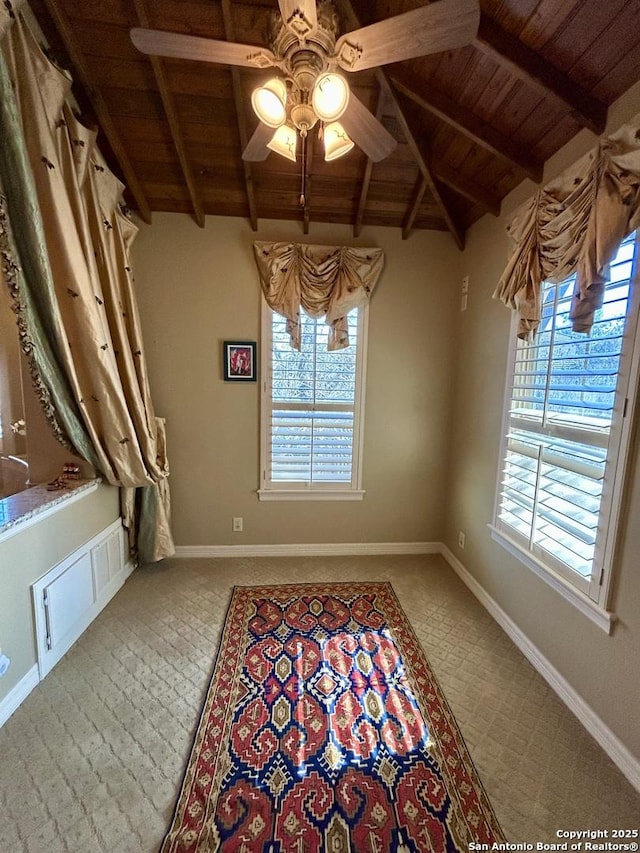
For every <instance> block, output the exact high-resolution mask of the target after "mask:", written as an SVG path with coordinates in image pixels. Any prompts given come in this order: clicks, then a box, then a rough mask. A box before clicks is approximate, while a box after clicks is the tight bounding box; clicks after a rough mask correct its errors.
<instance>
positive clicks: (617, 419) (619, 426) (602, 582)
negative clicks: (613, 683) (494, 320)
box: [488, 229, 640, 634]
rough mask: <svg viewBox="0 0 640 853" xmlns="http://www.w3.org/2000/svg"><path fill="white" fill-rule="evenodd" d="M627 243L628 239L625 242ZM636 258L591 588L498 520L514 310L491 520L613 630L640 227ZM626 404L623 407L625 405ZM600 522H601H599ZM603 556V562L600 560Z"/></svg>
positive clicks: (635, 365) (633, 375)
mask: <svg viewBox="0 0 640 853" xmlns="http://www.w3.org/2000/svg"><path fill="white" fill-rule="evenodd" d="M621 242H622V241H621ZM635 253H636V256H635V263H634V267H633V269H632V275H631V278H630V297H629V308H628V312H627V323H626V328H625V339H624V342H623V348H622V352H621V356H620V367H619V370H618V383H619V384H618V391H617V392H616V401H615V402H616V407H615V409H614V421H613V424H612V428H611V431H610V439H609V449H608V451H607V469H606V470H607V475H606V477H605V485H604V490H603V495H602V503H601V507H600V513H599V519H602V518H603V517H604V516H606V518H607V530H606V535H605V536H604V537H602V539H601V540H600V541H599V542H598V543H597V546H596V552H595V554H594V565H595V566H597V567H598V568H599V571H598V568H596V569H595V571H594V572H593V573H592V576H591V578H590V579H589V580H588V583H587V585H586V586H587V587H588V591H587V590H585V591H583V590H581V589H580V588H579V586H578V585H577V584H576V583H575V582H573V580H572V579H571V570H570V569H567V570H566V572H565V571H559V570H558V568H559V567H556V566H554V561H553V557H551V559H550V560H549V561H548V562H546V561H545V560H544V559H543V558H541V557H539V556H538V554H537V553H535V552H533V551H530V550H529V549H528V548H526V547H525V546H524V545H523V544H522V543H521V542H519V541H518V538H517V535H516V536H512V535H510V533H509V531H508V530H507V529H505V525H501V524H499V522H498V515H499V508H500V497H501V481H502V475H503V469H504V465H505V459H506V451H507V443H508V438H507V436H508V432H509V410H510V407H511V398H512V392H513V379H514V372H515V363H516V347H517V343H518V341H517V329H518V318H517V315H516V313H515V312H514V313H513V316H512V319H511V323H510V342H509V348H508V353H507V369H506V376H505V384H504V399H503V408H502V420H501V436H500V447H499V455H498V466H497V477H496V487H495V493H494V494H495V501H494V511H493V520H492V523H491V524H489V525H488V527H489V530H490V531H491V538H492V539H493V540H494V541H495V542H497V543H498V544H500V545H501V546H502V547H503V548H505V549H506V550H507V551H508V552H509V553H510V554H512V555H513V556H514V557H515V558H516V559H517V560H519V561H520V562H521V563H522V564H523V565H525V566H526V567H527V568H529V569H531V570H532V571H533V572H534V573H535V574H536V575H538V577H540V578H542V580H544V581H545V582H546V583H547V584H549V585H550V586H551V587H552V588H553V589H555V590H556V591H557V592H559V593H560V595H561V596H562V597H563V598H565V599H566V600H567V601H569V602H571V603H572V604H573V605H574V606H575V607H577V608H578V610H580V611H581V612H582V613H584V614H585V615H586V616H588V617H589V618H590V619H591V620H592V621H593V622H595V624H597V625H598V626H599V627H600V628H602V629H603V630H604V631H606V632H607V633H608V634H609V633H611V630H612V627H613V624H614V622H615V621H616V615H615V613H614V612H612V611H611V610H609V606H610V599H611V593H612V587H613V580H614V575H615V570H616V565H617V551H618V539H619V533H620V521H621V516H622V512H623V508H624V504H625V494H626V486H627V481H628V474H629V468H630V464H629V462H630V454H631V450H632V444H633V442H632V431H633V428H634V421H635V417H634V415H635V410H636V401H637V398H638V394H639V386H640V318H639V315H640V229H638V230H637V233H636V249H635ZM621 407H622V412H621V411H620V408H621ZM599 526H600V524H599ZM596 561H597V562H596Z"/></svg>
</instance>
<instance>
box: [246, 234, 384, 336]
mask: <svg viewBox="0 0 640 853" xmlns="http://www.w3.org/2000/svg"><path fill="white" fill-rule="evenodd" d="M253 249H254V255H255V259H256V264H257V267H258V274H259V277H260V285H261V287H262V292H263V293H264V297H265V299H266V301H267V304H268V305H269V307H270V308H271V309H272V310H273V311H275V312H276V313H278V314H281V315H282V316H283V317H285V318H286V320H287V332H288V334H289V337H290V339H291V346H292V347H293V348H294V349H298V350H299V349H300V309H301V308H303V309H304V310H305V311H306V313H307V314H308V315H309V316H310V317H322V316H324V315H326V322H327V324H328V326H329V341H328V345H327V348H328V349H329V350H338V349H344V348H345V347H348V346H349V332H348V322H347V314H348V313H349V311H351V310H353V309H354V308H360V307H363V306H364V305H366V304H367V302H368V301H369V297H370V296H371V293H372V292H373V289H374V287H375V286H376V284H377V281H378V279H379V277H380V273H381V272H382V267H383V264H384V253H383V251H382V249H362V248H353V247H349V246H314V245H311V244H308V243H267V242H260V241H258V242H255V243H254V244H253Z"/></svg>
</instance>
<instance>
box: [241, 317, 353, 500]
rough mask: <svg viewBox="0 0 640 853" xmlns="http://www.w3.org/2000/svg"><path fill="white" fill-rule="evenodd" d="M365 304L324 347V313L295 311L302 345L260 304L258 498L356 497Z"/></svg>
mask: <svg viewBox="0 0 640 853" xmlns="http://www.w3.org/2000/svg"><path fill="white" fill-rule="evenodd" d="M367 315H368V309H366V308H362V309H355V310H354V311H352V312H351V313H350V314H349V316H348V321H349V341H350V344H349V346H348V347H347V348H346V349H341V350H337V351H334V352H329V351H328V350H327V336H328V330H329V327H328V326H327V325H326V324H325V322H324V318H321V319H319V320H314V319H312V318H311V317H308V316H307V315H306V314H304V313H302V315H301V350H300V351H299V352H298V351H297V350H295V349H292V348H291V344H290V342H289V335H288V333H287V330H286V320H285V319H284V317H281V316H280V315H279V314H276V313H275V312H274V311H272V310H271V309H270V308H269V307H268V306H267V305H266V304H264V303H263V325H262V369H263V381H262V448H261V483H260V490H259V493H258V494H259V496H260V499H261V500H283V499H287V500H295V499H312V500H331V499H342V500H345V499H346V500H349V499H351V500H359V499H361V498H362V497H363V495H364V492H363V491H362V489H361V468H362V465H361V453H362V410H363V397H364V372H365V352H366V329H367Z"/></svg>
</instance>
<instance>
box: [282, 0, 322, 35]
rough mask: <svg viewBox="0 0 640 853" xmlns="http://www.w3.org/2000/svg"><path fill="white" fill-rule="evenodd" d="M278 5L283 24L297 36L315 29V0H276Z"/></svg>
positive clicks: (316, 22)
mask: <svg viewBox="0 0 640 853" xmlns="http://www.w3.org/2000/svg"><path fill="white" fill-rule="evenodd" d="M278 5H279V6H280V14H281V15H282V20H283V21H284V23H285V25H286V26H287V27H288V28H289V29H290V30H291V31H292V32H293V33H295V34H296V35H297V36H298V38H305V37H306V36H308V35H309V34H310V33H313V32H315V31H316V29H317V27H318V15H317V12H316V0H278Z"/></svg>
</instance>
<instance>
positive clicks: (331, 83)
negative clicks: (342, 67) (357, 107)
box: [311, 72, 349, 122]
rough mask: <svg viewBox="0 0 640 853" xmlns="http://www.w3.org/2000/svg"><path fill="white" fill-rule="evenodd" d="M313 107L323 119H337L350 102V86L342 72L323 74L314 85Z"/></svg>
mask: <svg viewBox="0 0 640 853" xmlns="http://www.w3.org/2000/svg"><path fill="white" fill-rule="evenodd" d="M311 103H312V105H313V109H314V111H315V113H316V115H317V116H318V118H319V119H322V121H329V122H331V121H336V120H337V119H339V118H340V116H341V115H342V114H343V113H344V111H345V110H346V108H347V105H348V103H349V86H348V84H347V81H346V80H345V79H344V77H343V76H342V75H341V74H336V73H334V72H327V73H325V74H321V75H320V76H319V77H318V79H317V80H316V82H315V86H314V87H313V94H312V96H311Z"/></svg>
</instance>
